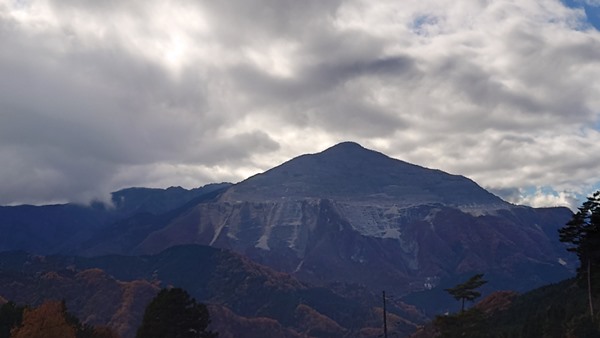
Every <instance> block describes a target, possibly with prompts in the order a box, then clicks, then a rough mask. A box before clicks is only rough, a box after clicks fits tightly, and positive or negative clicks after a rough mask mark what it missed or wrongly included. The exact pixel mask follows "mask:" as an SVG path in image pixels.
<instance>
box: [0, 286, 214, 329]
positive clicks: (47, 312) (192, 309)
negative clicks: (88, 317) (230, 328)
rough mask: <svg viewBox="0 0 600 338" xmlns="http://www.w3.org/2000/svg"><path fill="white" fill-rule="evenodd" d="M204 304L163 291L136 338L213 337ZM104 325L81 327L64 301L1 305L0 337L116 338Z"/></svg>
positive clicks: (174, 291)
mask: <svg viewBox="0 0 600 338" xmlns="http://www.w3.org/2000/svg"><path fill="white" fill-rule="evenodd" d="M209 324H210V314H209V312H208V309H207V307H206V305H204V304H202V303H198V302H196V300H195V299H194V298H192V297H190V295H189V294H188V293H187V292H186V291H185V290H183V289H180V288H169V289H162V290H161V291H160V292H159V293H158V294H157V295H156V297H154V299H152V301H151V302H150V304H148V306H147V307H146V309H145V311H144V317H143V320H142V323H141V325H140V327H139V328H138V330H137V334H136V337H137V338H216V337H218V333H216V332H212V331H209V330H207V327H208V325H209ZM118 337H119V335H118V334H117V333H116V332H115V331H114V330H112V329H111V328H109V327H106V326H92V325H89V324H83V323H81V321H80V320H79V319H78V318H77V317H75V316H74V315H72V314H71V313H69V312H68V311H67V306H66V304H65V302H64V301H53V300H47V301H45V302H43V303H42V304H41V305H39V306H37V307H29V306H19V305H17V304H16V303H14V302H11V301H9V302H7V303H5V304H3V305H2V306H0V338H118Z"/></svg>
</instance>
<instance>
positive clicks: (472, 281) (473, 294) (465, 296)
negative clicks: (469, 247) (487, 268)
mask: <svg viewBox="0 0 600 338" xmlns="http://www.w3.org/2000/svg"><path fill="white" fill-rule="evenodd" d="M485 283H487V281H486V280H483V274H482V273H479V274H476V275H475V276H473V277H471V278H469V280H467V281H466V282H464V283H462V284H458V285H456V286H455V287H452V288H449V289H444V291H446V292H448V293H449V294H451V295H452V296H453V297H454V298H455V299H456V300H458V301H462V306H461V310H460V311H461V312H463V311H465V300H468V301H471V302H472V301H473V300H475V299H476V298H478V297H479V296H481V292H479V291H477V290H475V289H477V288H479V287H480V286H482V285H483V284H485Z"/></svg>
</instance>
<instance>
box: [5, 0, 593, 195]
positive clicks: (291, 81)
mask: <svg viewBox="0 0 600 338" xmlns="http://www.w3.org/2000/svg"><path fill="white" fill-rule="evenodd" d="M585 20H586V18H585V13H584V12H583V11H582V10H581V9H574V8H568V7H565V6H564V5H562V4H561V3H560V2H558V1H551V0H547V1H522V2H512V1H499V0H495V1H476V0H470V1H462V2H454V3H453V2H447V1H434V0H431V1H416V0H415V1H412V0H411V1H402V2H398V1H391V0H390V1H378V2H372V1H360V0H347V1H342V0H340V1H327V2H323V1H312V0H311V1H306V2H302V3H300V2H297V1H292V0H289V1H274V0H252V1H234V2H231V1H230V2H222V1H221V2H219V1H216V2H215V1H200V2H194V3H186V2H168V1H161V0H152V1H145V2H120V1H111V2H97V1H35V0H32V1H18V2H17V1H6V0H5V1H0V37H1V38H2V42H3V48H2V51H0V72H1V73H2V74H3V76H2V77H1V78H0V86H1V88H3V90H2V91H0V161H1V162H2V163H3V164H4V165H3V168H2V169H0V180H1V181H2V182H8V183H6V184H3V186H2V187H0V203H3V204H6V203H21V202H28V203H43V202H48V201H78V202H86V201H89V200H91V199H93V198H102V197H103V196H107V193H108V192H109V191H112V190H115V189H118V188H121V187H125V186H130V185H136V186H140V185H144V186H167V185H183V186H187V187H194V186H199V185H202V184H205V183H210V182H215V181H225V180H226V181H239V180H241V179H243V178H245V177H247V176H249V175H251V174H253V173H256V172H258V171H262V170H266V169H268V168H270V167H272V166H274V165H277V164H279V163H281V162H283V161H285V160H287V159H289V158H291V157H293V156H297V155H300V154H302V153H306V152H316V151H320V150H322V149H324V148H326V147H328V146H330V145H332V144H334V143H336V142H339V141H344V140H353V141H357V142H360V143H362V144H363V145H365V146H367V147H371V148H373V149H376V150H379V151H382V152H384V153H387V154H389V155H391V156H393V157H397V158H400V159H403V160H406V161H410V162H413V163H417V164H421V165H426V166H429V167H434V168H440V169H442V170H445V171H449V172H452V173H457V174H463V175H465V176H469V177H471V178H473V179H475V180H476V181H477V182H478V183H480V184H481V185H483V186H485V187H488V188H491V189H495V190H496V191H504V190H506V191H509V190H512V191H519V190H518V189H524V187H534V188H535V187H551V188H552V189H553V191H559V192H564V194H565V195H564V196H571V194H576V195H577V194H579V195H581V194H584V195H585V194H587V193H589V189H590V187H592V186H594V185H596V184H597V183H598V182H600V175H599V174H597V173H596V171H597V170H596V169H597V165H596V164H597V163H600V142H598V141H600V140H599V139H598V138H599V132H598V126H599V125H600V123H599V113H600V111H599V109H598V107H600V95H599V92H600V84H599V83H598V82H597V81H596V79H597V78H598V77H599V76H600V63H599V62H598V61H597V60H600V34H599V33H598V31H596V30H593V29H589V28H586V27H588V26H587V24H586V21H585ZM522 191H524V192H523V193H522V194H526V195H524V196H525V197H522V196H521V195H514V196H515V197H514V199H513V200H512V201H517V202H519V201H522V202H527V203H534V204H536V205H544V203H546V204H552V203H557V202H561V201H562V202H565V203H566V202H568V201H569V200H568V199H567V198H566V197H565V198H563V197H560V195H559V197H560V198H558V199H557V198H554V199H542V198H541V197H540V196H541V194H542V193H536V191H537V190H535V189H534V190H533V191H531V190H522ZM527 194H529V195H527ZM519 196H521V197H519ZM507 198H508V197H507ZM568 203H571V202H568Z"/></svg>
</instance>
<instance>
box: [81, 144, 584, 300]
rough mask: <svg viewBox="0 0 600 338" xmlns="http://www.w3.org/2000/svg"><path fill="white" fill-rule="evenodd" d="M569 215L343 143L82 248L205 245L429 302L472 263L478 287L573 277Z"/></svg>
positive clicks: (325, 281)
mask: <svg viewBox="0 0 600 338" xmlns="http://www.w3.org/2000/svg"><path fill="white" fill-rule="evenodd" d="M571 216H572V213H571V211H570V210H569V209H567V208H541V209H535V208H530V207H525V206H516V205H513V204H510V203H508V202H505V201H503V200H502V199H500V198H499V197H497V196H495V195H493V194H491V193H489V192H488V191H486V190H485V189H483V188H481V187H480V186H478V185H477V184H476V183H475V182H473V181H472V180H470V179H468V178H465V177H463V176H458V175H451V174H447V173H444V172H442V171H439V170H433V169H428V168H423V167H420V166H416V165H412V164H409V163H406V162H403V161H400V160H396V159H392V158H390V157H388V156H386V155H384V154H381V153H378V152H375V151H372V150H368V149H365V148H363V147H361V146H360V145H358V144H356V143H350V142H346V143H341V144H338V145H336V146H334V147H332V148H329V149H327V150H325V151H323V152H321V153H317V154H309V155H303V156H300V157H297V158H294V159H292V160H290V161H288V162H286V163H283V164H282V165H280V166H278V167H275V168H273V169H271V170H268V171H266V172H264V173H262V174H258V175H255V176H253V177H250V178H248V179H247V180H245V181H243V182H240V183H238V184H235V185H232V186H230V187H228V188H227V189H225V190H223V191H218V192H214V193H213V194H212V195H211V196H208V195H206V196H205V198H204V199H203V200H202V201H199V203H197V204H196V205H191V204H188V206H187V207H186V208H180V209H178V210H177V211H176V212H172V213H170V214H169V215H167V216H152V217H146V218H138V219H133V218H132V219H129V220H128V221H127V222H125V223H120V224H115V225H113V226H112V227H111V228H110V229H109V230H107V231H106V232H104V233H103V234H102V236H98V237H95V238H93V239H92V240H90V241H89V242H88V243H87V244H86V245H85V250H83V251H81V253H83V254H86V255H98V254H105V253H127V254H153V253H157V252H160V251H162V250H164V249H166V248H168V247H171V246H173V245H178V244H191V243H197V244H204V245H210V246H214V247H219V248H227V249H230V250H233V251H235V252H238V253H241V254H243V255H246V256H248V257H250V258H251V259H253V260H255V261H256V262H258V263H261V264H265V265H267V266H270V267H273V268H275V269H277V270H279V271H283V272H288V273H291V274H293V275H294V276H296V277H297V278H299V279H300V280H302V281H307V282H310V283H313V284H316V285H329V284H330V283H336V282H340V281H342V282H349V283H356V284H361V285H365V286H367V287H368V288H370V289H371V290H383V289H385V290H388V291H389V292H390V293H393V294H395V295H397V296H408V295H410V296H412V297H413V298H412V300H414V301H415V302H417V303H419V304H422V305H425V306H430V305H431V304H427V302H428V301H432V302H434V303H435V304H434V305H431V307H430V310H431V311H439V310H443V309H444V308H445V307H446V306H449V305H446V304H444V301H443V300H444V299H447V297H445V296H444V295H441V294H440V293H442V291H440V290H442V289H443V288H444V287H449V286H452V285H454V283H456V282H457V281H460V280H461V279H462V278H464V277H465V276H468V275H469V274H473V273H475V272H482V273H485V274H486V278H487V279H488V280H490V283H488V284H487V291H491V290H494V289H514V290H518V291H523V290H528V289H531V288H534V287H536V286H540V285H543V284H546V283H550V282H554V281H558V280H561V279H564V278H566V277H569V276H571V275H572V272H573V269H574V260H573V258H572V257H570V256H569V255H568V254H567V252H566V251H565V249H564V246H563V245H562V243H560V242H559V241H558V236H557V229H558V228H560V227H562V226H563V225H564V224H565V223H566V222H567V221H568V220H569V219H570V217H571ZM107 234H110V235H107ZM484 291H485V289H484ZM446 302H449V301H446Z"/></svg>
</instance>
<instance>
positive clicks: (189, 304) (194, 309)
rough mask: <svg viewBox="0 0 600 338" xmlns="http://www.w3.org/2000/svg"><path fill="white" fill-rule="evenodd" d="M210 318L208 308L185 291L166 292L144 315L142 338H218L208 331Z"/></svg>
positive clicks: (160, 294)
mask: <svg viewBox="0 0 600 338" xmlns="http://www.w3.org/2000/svg"><path fill="white" fill-rule="evenodd" d="M209 323H210V315H209V313H208V309H207V308H206V305H204V304H201V303H197V302H196V300H195V299H194V298H191V297H190V295H189V294H188V293H187V292H186V291H185V290H183V289H179V288H173V289H163V290H161V291H160V292H159V293H158V295H157V296H156V297H154V299H153V300H152V302H150V304H149V305H148V307H146V311H145V312H144V319H143V321H142V325H141V326H140V328H139V329H138V331H137V335H136V337H138V338H188V337H189V338H192V337H194V338H196V337H198V338H214V337H217V336H218V334H216V333H213V332H211V331H206V328H207V327H208V324H209Z"/></svg>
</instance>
